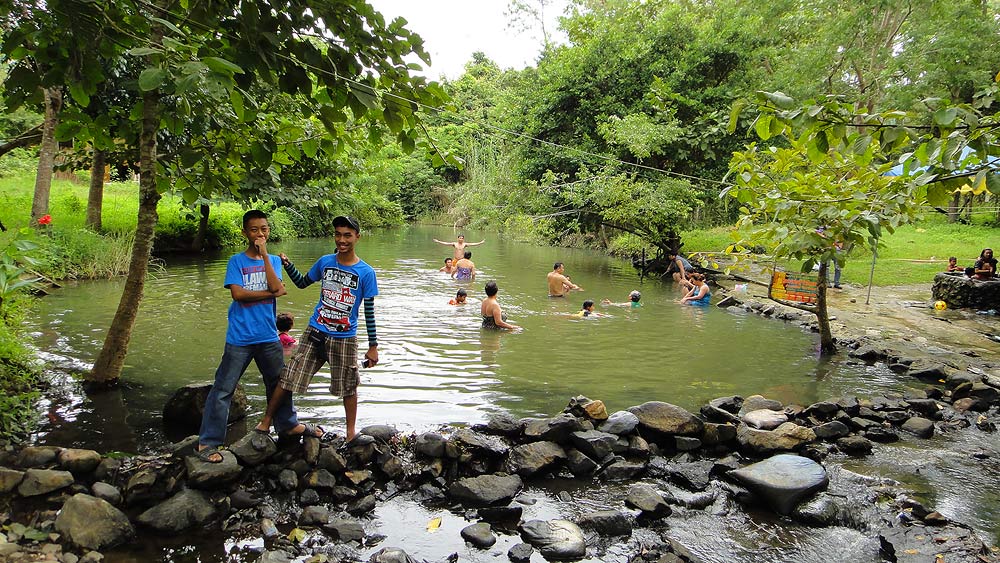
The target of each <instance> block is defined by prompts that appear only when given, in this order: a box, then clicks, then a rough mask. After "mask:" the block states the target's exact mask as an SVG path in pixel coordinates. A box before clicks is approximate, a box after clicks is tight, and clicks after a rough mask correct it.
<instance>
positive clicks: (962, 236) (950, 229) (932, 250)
mask: <svg viewBox="0 0 1000 563" xmlns="http://www.w3.org/2000/svg"><path fill="white" fill-rule="evenodd" d="M730 230H731V229H730V228H728V227H717V228H714V229H708V230H694V231H685V232H684V233H683V235H682V236H683V240H684V252H687V253H691V252H721V251H722V250H724V249H725V248H726V246H728V245H729V244H730V243H731V242H732V241H731V239H730V237H729V232H730ZM983 248H993V249H994V250H997V249H998V248H1000V228H997V227H992V226H987V225H982V224H973V225H962V224H957V223H956V224H949V223H948V222H947V221H946V220H945V218H944V216H942V215H940V214H934V215H932V216H928V217H926V218H924V219H923V220H921V221H920V222H918V223H914V224H912V225H907V226H904V227H901V228H899V229H897V230H896V232H895V233H893V234H891V235H888V236H886V237H885V238H884V239H883V246H882V247H881V248H879V251H878V261H877V263H876V265H875V277H874V282H875V285H899V284H916V283H927V284H930V283H931V280H933V278H934V274H936V273H938V272H941V271H944V269H945V267H946V266H947V264H948V257H949V256H956V257H958V264H959V266H963V267H964V266H971V265H972V263H973V262H975V260H976V258H977V257H978V256H979V253H980V252H981V251H982V250H983ZM871 263H872V254H871V252H860V251H853V252H851V253H850V254H849V255H848V257H847V265H846V266H845V267H844V271H843V274H842V276H841V281H842V282H846V283H851V284H858V285H867V284H868V275H869V273H870V271H871ZM785 267H786V268H788V269H794V270H797V269H798V266H797V265H796V264H786V265H785ZM831 275H832V273H831Z"/></svg>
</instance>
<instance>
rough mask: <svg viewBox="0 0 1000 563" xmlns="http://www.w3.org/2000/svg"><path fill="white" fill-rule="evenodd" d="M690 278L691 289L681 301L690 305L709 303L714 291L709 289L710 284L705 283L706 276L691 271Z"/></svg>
mask: <svg viewBox="0 0 1000 563" xmlns="http://www.w3.org/2000/svg"><path fill="white" fill-rule="evenodd" d="M688 280H689V281H690V282H691V289H690V291H688V292H687V295H685V296H684V297H683V298H682V299H681V303H686V304H688V305H708V302H709V299H710V298H711V297H712V292H711V291H710V290H709V289H708V284H707V283H705V276H704V275H702V274H699V273H698V272H691V273H690V274H688Z"/></svg>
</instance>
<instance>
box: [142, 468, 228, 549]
mask: <svg viewBox="0 0 1000 563" xmlns="http://www.w3.org/2000/svg"><path fill="white" fill-rule="evenodd" d="M233 461H234V462H235V458H234V460H233ZM213 516H215V507H214V506H213V505H212V503H211V502H210V501H209V500H208V498H207V497H206V496H205V495H204V493H202V492H201V491H196V490H194V489H184V490H182V491H181V492H179V493H177V494H176V495H174V496H172V497H170V498H169V499H167V500H166V501H164V502H162V503H160V504H158V505H156V506H154V507H153V508H150V509H149V510H147V511H145V512H143V513H142V514H140V515H139V517H138V518H136V521H137V522H138V523H140V524H142V525H143V526H146V527H149V528H152V529H153V530H156V531H157V532H160V533H163V534H176V533H179V532H181V531H183V530H186V529H188V528H191V527H192V526H200V525H202V524H204V523H205V522H208V521H209V520H210V519H211V518H212V517H213Z"/></svg>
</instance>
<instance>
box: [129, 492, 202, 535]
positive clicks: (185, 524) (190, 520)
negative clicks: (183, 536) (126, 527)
mask: <svg viewBox="0 0 1000 563" xmlns="http://www.w3.org/2000/svg"><path fill="white" fill-rule="evenodd" d="M213 516H215V506H213V505H212V503H211V501H209V500H208V498H207V497H206V496H205V495H204V493H202V492H201V491H196V490H193V489H184V490H183V491H181V492H179V493H177V494H176V495H174V496H172V497H170V498H169V499H167V500H165V501H163V502H162V503H160V504H158V505H156V506H154V507H153V508H150V509H149V510H147V511H145V512H143V513H142V514H140V515H139V517H138V518H137V519H136V521H137V522H139V523H140V524H142V525H143V526H147V527H149V528H152V529H153V530H156V531H157V532H160V533H163V534H176V533H178V532H181V531H183V530H186V529H188V528H191V527H192V526H198V525H201V524H204V523H205V522H207V521H208V520H209V519H211V518H212V517H213Z"/></svg>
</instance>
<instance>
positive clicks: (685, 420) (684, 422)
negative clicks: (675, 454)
mask: <svg viewBox="0 0 1000 563" xmlns="http://www.w3.org/2000/svg"><path fill="white" fill-rule="evenodd" d="M628 411H629V412H630V413H632V414H634V415H635V416H636V417H638V418H639V424H640V425H641V426H642V427H643V428H647V429H649V430H653V431H655V432H659V433H662V434H669V435H679V436H698V435H700V434H701V431H702V428H703V426H704V423H703V422H702V421H701V419H699V418H697V417H695V416H694V415H693V414H691V413H689V412H688V411H686V410H684V409H682V408H681V407H678V406H677V405H671V404H670V403H664V402H661V401H649V402H647V403H643V404H641V405H638V406H635V407H631V408H629V409H628Z"/></svg>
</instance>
